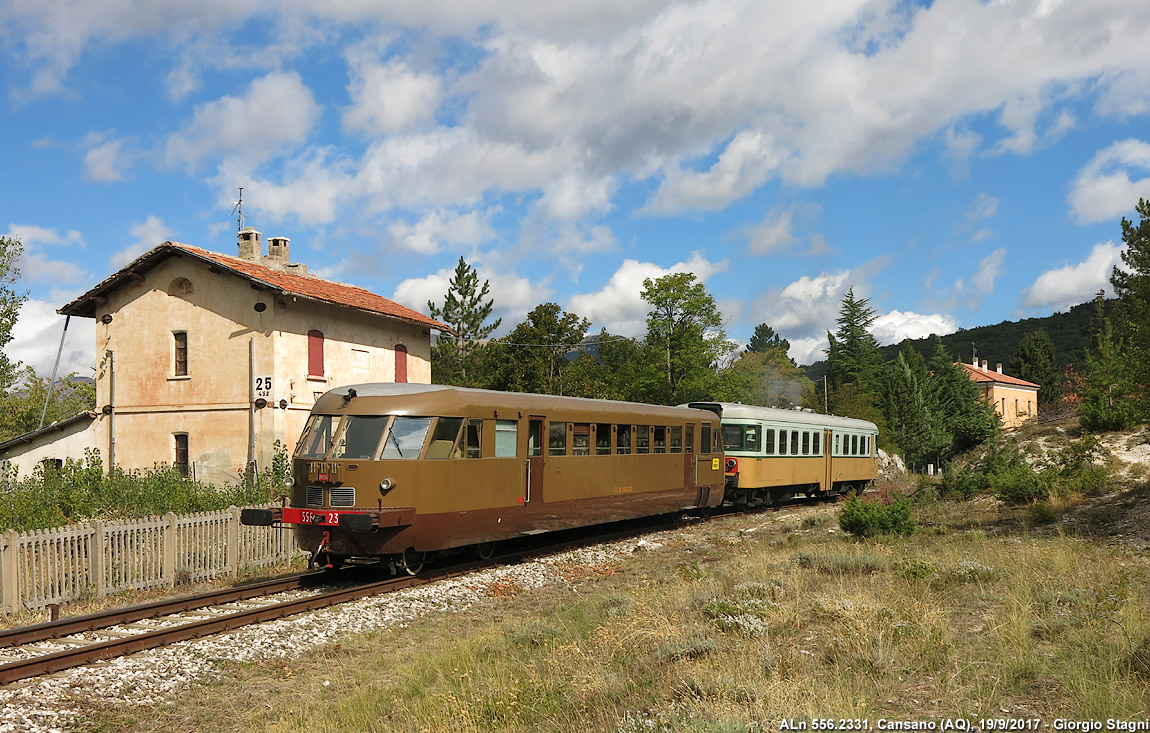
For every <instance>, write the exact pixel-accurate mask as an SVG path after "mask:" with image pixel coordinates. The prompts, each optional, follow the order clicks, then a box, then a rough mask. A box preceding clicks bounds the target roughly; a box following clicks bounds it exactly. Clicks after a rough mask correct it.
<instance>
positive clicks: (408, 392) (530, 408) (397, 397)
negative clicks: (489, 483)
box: [312, 382, 715, 422]
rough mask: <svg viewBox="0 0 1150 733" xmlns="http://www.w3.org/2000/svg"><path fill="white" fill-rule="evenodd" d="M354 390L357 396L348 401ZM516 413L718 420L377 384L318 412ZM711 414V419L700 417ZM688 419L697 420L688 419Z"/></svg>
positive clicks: (635, 405)
mask: <svg viewBox="0 0 1150 733" xmlns="http://www.w3.org/2000/svg"><path fill="white" fill-rule="evenodd" d="M350 390H355V396H354V397H352V399H350V400H347V401H345V397H346V396H347V395H348V393H349V391H350ZM485 409H490V410H493V411H499V410H507V411H508V412H507V413H506V415H507V417H513V415H512V414H511V412H510V411H511V410H515V411H516V412H521V413H523V414H524V415H528V414H547V412H548V411H563V412H567V413H575V414H576V415H583V416H585V417H586V419H587V422H595V421H596V420H598V421H601V422H612V421H615V420H616V419H618V420H622V419H624V418H626V419H627V421H628V422H631V421H634V420H636V419H637V418H639V417H646V418H649V419H651V420H655V419H657V418H660V417H663V418H667V419H674V420H682V419H685V415H684V413H688V414H690V415H692V416H693V419H698V420H706V419H714V418H715V415H714V413H713V412H707V411H704V410H699V409H696V408H689V407H667V406H665V405H648V404H644V403H641V402H620V401H616V400H595V399H588V398H585V397H561V396H557V395H544V394H535V393H531V392H500V391H496V390H490V389H474V388H471V387H455V386H452V385H448V384H410V383H402V384H395V383H390V382H371V383H364V384H348V385H344V386H342V387H335V388H333V389H330V390H328V391H327V392H325V393H324V394H323V395H322V396H320V398H319V399H318V400H316V403H315V406H314V407H313V408H312V411H313V412H321V413H329V414H347V413H350V414H360V415H363V414H381V415H382V414H387V415H404V414H407V415H458V414H461V413H462V412H464V411H471V412H475V411H479V410H485ZM697 413H706V414H697ZM686 419H692V418H691V417H686Z"/></svg>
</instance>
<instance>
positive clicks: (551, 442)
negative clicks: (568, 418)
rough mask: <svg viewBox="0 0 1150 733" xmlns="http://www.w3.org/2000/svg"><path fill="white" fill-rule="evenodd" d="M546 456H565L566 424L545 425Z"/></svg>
mask: <svg viewBox="0 0 1150 733" xmlns="http://www.w3.org/2000/svg"><path fill="white" fill-rule="evenodd" d="M547 455H549V456H565V455H567V423H565V422H553V423H549V424H548V425H547Z"/></svg>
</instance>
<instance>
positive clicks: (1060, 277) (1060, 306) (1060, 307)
mask: <svg viewBox="0 0 1150 733" xmlns="http://www.w3.org/2000/svg"><path fill="white" fill-rule="evenodd" d="M1123 249H1124V247H1122V246H1120V245H1116V244H1114V243H1113V242H1101V243H1099V244H1096V245H1094V247H1093V248H1092V249H1091V250H1090V254H1089V255H1087V257H1086V259H1085V260H1083V261H1082V262H1079V263H1077V264H1067V265H1064V266H1062V267H1059V268H1056V269H1053V270H1047V271H1046V272H1044V273H1042V274H1041V275H1039V276H1038V278H1037V279H1035V281H1034V284H1033V285H1031V286H1030V287H1029V288H1027V289H1026V291H1025V292H1024V293H1023V299H1022V305H1023V306H1025V307H1027V308H1043V309H1046V308H1050V309H1053V310H1056V311H1065V310H1068V309H1069V308H1070V306H1073V305H1078V304H1079V303H1085V302H1086V301H1088V300H1090V299H1091V298H1092V297H1094V295H1095V294H1096V293H1097V292H1098V291H1099V290H1104V291H1106V293H1107V295H1109V296H1111V297H1113V295H1114V290H1113V288H1111V286H1110V273H1111V272H1112V271H1113V269H1114V267H1115V266H1118V267H1121V266H1122V256H1121V255H1122V250H1123Z"/></svg>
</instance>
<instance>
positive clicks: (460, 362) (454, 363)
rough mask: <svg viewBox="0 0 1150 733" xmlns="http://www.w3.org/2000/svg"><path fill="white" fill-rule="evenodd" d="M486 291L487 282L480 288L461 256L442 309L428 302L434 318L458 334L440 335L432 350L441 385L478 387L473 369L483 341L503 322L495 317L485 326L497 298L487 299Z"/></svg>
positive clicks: (428, 307)
mask: <svg viewBox="0 0 1150 733" xmlns="http://www.w3.org/2000/svg"><path fill="white" fill-rule="evenodd" d="M487 292H488V281H487V280H484V281H483V285H482V286H480V285H479V274H478V273H477V272H475V270H473V269H472V268H471V266H470V265H468V264H467V263H466V262H465V261H464V260H463V258H462V257H460V258H459V264H457V265H456V266H455V272H454V274H453V275H452V277H451V281H450V282H449V283H448V287H447V294H446V295H445V296H444V299H443V307H442V308H439V307H437V306H436V305H435V303H433V302H432V301H430V300H429V301H427V309H428V311H429V312H430V313H431V317H432V318H434V319H436V320H438V321H442V322H443V323H445V324H447V325H448V326H450V327H451V330H452V331H454V332H455V335H454V336H451V335H447V334H441V335H440V336H439V338H437V339H436V341H435V345H434V346H432V347H431V369H432V375H433V377H434V378H435V381H436V382H437V383H438V384H457V385H462V386H476V384H475V382H476V379H477V377H478V375H476V374H474V366H475V365H476V363H477V362H478V356H479V351H480V350H481V349H482V348H483V344H482V343H481V341H482V340H483V339H485V338H487V337H488V336H490V335H491V332H492V331H494V330H495V329H497V328H499V324H500V322H501V321H502V319H500V318H496V319H495V320H494V321H493V322H492V323H485V322H486V321H487V319H488V318H490V317H491V311H492V309H493V307H494V303H495V300H494V298H487ZM469 371H471V373H470V374H469Z"/></svg>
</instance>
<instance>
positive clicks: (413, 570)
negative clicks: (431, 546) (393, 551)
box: [399, 547, 427, 575]
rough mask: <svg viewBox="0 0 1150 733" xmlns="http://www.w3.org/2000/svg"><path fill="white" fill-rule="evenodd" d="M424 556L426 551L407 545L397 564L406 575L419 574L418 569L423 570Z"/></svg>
mask: <svg viewBox="0 0 1150 733" xmlns="http://www.w3.org/2000/svg"><path fill="white" fill-rule="evenodd" d="M426 558H427V553H426V552H419V551H418V550H416V549H415V548H414V547H409V548H407V549H406V550H404V551H403V554H402V555H400V556H399V564H400V566H401V567H403V571H404V572H405V573H407V574H408V575H419V571H420V570H423V561H424V560H425V559H426Z"/></svg>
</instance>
